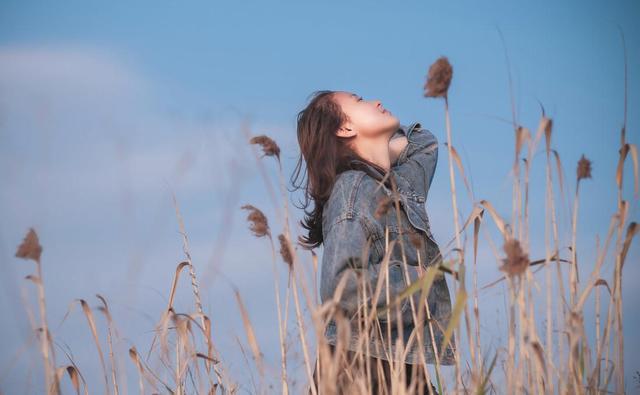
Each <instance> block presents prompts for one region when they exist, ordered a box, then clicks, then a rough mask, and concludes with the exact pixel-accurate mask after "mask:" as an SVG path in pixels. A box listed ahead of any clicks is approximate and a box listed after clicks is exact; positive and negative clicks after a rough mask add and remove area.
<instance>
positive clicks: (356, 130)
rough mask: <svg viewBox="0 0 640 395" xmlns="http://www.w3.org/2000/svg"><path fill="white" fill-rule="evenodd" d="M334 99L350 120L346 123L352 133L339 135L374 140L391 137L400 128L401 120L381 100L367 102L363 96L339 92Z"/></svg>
mask: <svg viewBox="0 0 640 395" xmlns="http://www.w3.org/2000/svg"><path fill="white" fill-rule="evenodd" d="M333 98H334V100H335V102H336V103H338V105H340V107H341V108H342V111H343V112H344V113H345V114H346V115H347V117H348V118H349V120H348V121H347V122H346V123H345V125H343V126H346V127H347V128H350V129H351V131H348V130H344V131H341V132H340V134H339V135H342V136H350V135H359V137H366V138H374V137H379V136H391V135H392V134H393V133H394V132H395V131H396V130H397V129H398V127H399V125H400V120H399V119H398V118H396V117H395V116H394V115H393V114H392V113H391V112H390V111H389V110H386V109H385V108H384V107H383V106H382V103H381V102H380V100H365V99H363V98H362V97H361V96H359V95H357V94H355V93H351V92H344V91H337V92H335V93H334V95H333Z"/></svg>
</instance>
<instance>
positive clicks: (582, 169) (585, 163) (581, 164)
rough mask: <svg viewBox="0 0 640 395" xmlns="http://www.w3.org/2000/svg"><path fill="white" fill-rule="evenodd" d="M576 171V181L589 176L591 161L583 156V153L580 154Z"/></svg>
mask: <svg viewBox="0 0 640 395" xmlns="http://www.w3.org/2000/svg"><path fill="white" fill-rule="evenodd" d="M576 173H577V175H578V181H580V180H582V179H583V178H591V161H590V160H589V159H587V158H585V156H584V154H582V156H581V157H580V160H579V161H578V169H577V171H576Z"/></svg>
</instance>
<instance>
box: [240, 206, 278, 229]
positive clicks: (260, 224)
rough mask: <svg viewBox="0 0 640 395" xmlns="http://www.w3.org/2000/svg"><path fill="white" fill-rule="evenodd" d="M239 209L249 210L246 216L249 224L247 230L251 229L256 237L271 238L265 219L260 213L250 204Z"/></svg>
mask: <svg viewBox="0 0 640 395" xmlns="http://www.w3.org/2000/svg"><path fill="white" fill-rule="evenodd" d="M241 208H243V209H245V210H249V215H248V216H247V221H249V222H251V226H250V227H249V229H251V231H252V232H253V234H254V235H255V236H256V237H263V236H271V231H270V230H269V223H268V222H267V217H266V216H265V215H264V214H263V213H262V211H260V210H259V209H257V208H255V207H254V206H252V205H250V204H245V205H244V206H242V207H241Z"/></svg>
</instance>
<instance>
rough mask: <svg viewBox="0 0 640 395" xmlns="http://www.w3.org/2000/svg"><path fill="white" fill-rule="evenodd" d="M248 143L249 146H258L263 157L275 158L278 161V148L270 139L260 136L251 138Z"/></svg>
mask: <svg viewBox="0 0 640 395" xmlns="http://www.w3.org/2000/svg"><path fill="white" fill-rule="evenodd" d="M249 142H250V143H251V144H259V145H260V146H261V147H262V151H263V152H264V155H265V156H275V157H276V158H278V161H279V160H280V147H278V144H276V142H275V141H273V139H271V138H270V137H268V136H265V135H264V134H261V135H260V136H255V137H252V138H251V140H249Z"/></svg>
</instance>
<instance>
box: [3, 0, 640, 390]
mask: <svg viewBox="0 0 640 395" xmlns="http://www.w3.org/2000/svg"><path fill="white" fill-rule="evenodd" d="M639 17H640V6H638V4H637V3H635V2H632V1H620V2H615V3H611V2H608V3H605V2H596V1H589V2H565V3H562V4H559V3H557V2H555V3H554V2H538V3H535V4H534V3H529V4H516V3H515V2H506V1H505V2H491V3H485V4H483V5H482V6H480V5H478V4H477V3H475V2H457V3H455V4H447V5H443V4H440V3H436V2H419V1H411V2H403V3H402V4H398V3H390V2H384V3H376V4H374V3H373V2H364V1H353V2H348V4H345V2H337V1H330V2H322V3H310V2H292V1H288V2H285V1H281V2H273V3H270V4H269V3H267V2H262V3H254V4H243V3H240V2H236V3H233V4H229V3H228V4H225V3H223V2H193V3H190V4H188V5H184V4H180V5H179V4H177V3H172V4H169V3H165V4H161V3H158V2H138V3H136V4H131V3H124V2H123V3H120V4H117V3H115V2H110V3H103V2H87V1H82V2H79V1H78V2H64V3H47V2H32V3H29V4H26V3H24V2H11V1H4V2H2V5H0V164H1V166H0V182H1V184H2V185H3V188H2V189H1V190H0V215H2V218H3V219H4V220H3V221H1V223H0V256H1V259H0V262H1V264H2V271H3V273H4V275H3V276H1V277H2V280H0V281H1V283H0V285H1V287H2V289H3V291H2V292H3V293H2V296H1V298H0V313H1V314H2V315H3V316H4V317H11V319H10V320H9V322H11V324H4V325H2V329H0V330H1V331H2V336H0V349H2V350H3V352H2V355H0V367H2V368H3V369H5V367H7V368H6V369H5V370H3V371H2V372H0V374H2V375H3V376H0V390H3V391H4V392H6V393H13V392H23V390H24V389H25V388H30V391H31V392H38V391H37V388H40V387H38V386H39V385H41V384H42V383H41V382H40V381H38V379H37V378H31V382H30V384H29V379H28V378H27V377H26V376H25V377H22V376H23V375H21V374H16V373H17V372H24V371H26V370H28V369H29V367H30V366H32V369H37V367H38V366H39V365H38V364H39V361H38V355H37V350H36V349H35V348H34V347H32V348H33V351H30V352H27V353H26V354H21V353H20V349H21V347H22V345H23V344H24V343H25V342H26V341H27V339H28V337H27V335H26V334H27V333H28V331H29V324H28V320H27V318H26V315H25V313H24V308H23V306H22V304H21V302H20V300H21V299H20V295H21V289H22V288H25V289H26V290H27V291H28V293H30V294H32V293H33V289H31V288H29V287H28V286H27V284H24V282H23V281H22V278H23V277H24V275H26V274H28V273H30V272H31V270H32V266H31V264H30V263H27V262H23V261H20V260H18V259H17V258H15V257H14V256H13V254H14V253H15V248H16V246H17V245H18V244H19V243H20V241H21V240H22V237H23V236H24V235H25V233H26V231H27V229H28V227H30V226H34V227H35V228H36V230H37V231H38V233H39V235H40V238H41V242H42V244H43V246H44V253H43V261H44V263H43V265H44V277H45V282H46V287H47V297H48V300H49V320H50V322H52V323H54V326H56V325H57V324H58V323H59V322H60V320H61V319H62V317H63V316H64V314H65V313H66V312H67V310H68V308H69V304H70V303H71V302H72V301H73V300H74V299H75V298H85V299H87V300H88V301H90V303H92V304H94V305H95V303H96V302H97V301H96V300H95V298H94V296H93V295H94V294H95V293H101V294H103V295H104V296H106V297H107V299H108V300H110V301H111V303H112V309H113V311H114V316H115V319H116V322H118V323H119V325H120V329H121V331H122V332H123V333H124V334H125V335H126V338H127V341H130V342H131V343H133V344H136V345H137V346H138V348H140V349H144V345H145V344H146V343H145V342H147V341H148V339H149V331H150V330H151V329H152V328H153V323H154V322H155V320H156V319H157V318H158V317H159V315H160V312H161V310H162V308H163V307H164V306H165V303H166V298H167V297H168V292H169V286H170V282H171V278H172V275H173V272H174V268H175V266H176V265H177V264H178V263H179V262H180V260H182V259H183V253H182V245H181V238H180V234H179V233H178V224H177V221H176V215H175V210H174V207H173V204H172V199H171V196H172V195H171V194H172V193H175V195H176V198H177V201H178V203H179V205H180V210H181V213H182V216H183V218H184V221H185V226H186V230H187V233H188V235H189V241H190V247H191V253H192V256H193V258H194V264H195V266H196V270H197V272H198V274H199V275H200V280H201V285H202V288H203V295H204V298H205V310H206V311H207V312H208V313H210V314H211V315H212V316H214V317H220V318H219V319H217V320H214V321H216V323H217V326H216V327H217V328H218V331H219V332H218V334H217V335H218V339H219V340H218V342H219V343H220V348H221V350H222V352H223V353H224V355H226V356H227V358H226V359H227V360H228V361H229V364H230V365H231V370H232V371H233V372H234V373H235V374H236V377H237V379H238V380H239V381H240V382H241V383H242V384H243V391H245V393H246V392H247V391H250V386H249V377H248V373H247V368H246V365H245V362H244V360H243V358H242V357H241V354H240V353H239V352H238V345H237V343H236V341H235V339H234V334H238V336H239V338H240V339H241V340H243V339H244V334H243V333H242V332H241V329H242V326H241V325H242V324H241V318H240V315H239V313H238V311H237V308H236V306H235V304H234V303H232V302H231V301H232V300H233V299H231V298H232V292H231V288H230V287H229V282H231V283H233V284H235V285H236V286H238V288H239V289H240V291H241V294H242V295H243V297H244V300H245V303H246V305H247V308H248V310H249V313H250V314H251V317H252V320H253V322H254V325H255V326H256V331H257V333H258V338H259V340H260V342H261V345H262V347H263V352H264V353H265V356H266V357H267V360H268V361H269V362H270V363H272V364H273V366H274V369H277V366H278V364H277V361H278V348H277V328H276V327H275V323H276V321H275V318H274V315H275V301H274V300H273V282H272V272H271V262H270V256H271V255H270V249H269V246H268V243H267V242H266V241H264V240H256V239H254V238H253V237H252V236H251V234H250V232H249V231H248V228H247V224H246V221H245V218H246V212H245V211H242V210H240V209H239V207H240V205H242V204H245V203H250V204H253V205H255V206H257V207H259V208H261V209H263V211H264V212H265V213H266V214H267V215H268V216H269V218H270V220H271V221H272V222H271V224H272V228H274V229H276V230H278V231H279V230H280V229H282V221H279V220H278V218H276V216H275V211H274V207H273V204H272V201H271V200H270V199H269V198H268V195H267V193H266V187H265V183H264V181H263V179H262V178H261V177H260V173H259V172H258V168H257V165H256V162H255V159H254V158H253V156H252V151H251V149H250V147H249V146H248V145H247V144H246V140H245V138H244V135H243V133H242V130H241V119H242V117H243V116H245V115H246V116H249V117H250V119H251V123H250V127H251V132H252V133H253V134H268V135H269V136H271V137H273V138H274V139H275V140H276V141H277V142H278V144H279V145H280V147H281V150H282V159H283V168H284V172H285V177H287V179H288V176H289V175H290V174H291V172H292V170H293V167H294V165H295V162H296V160H297V156H298V154H299V150H298V147H297V142H296V137H295V119H296V115H297V112H298V111H299V110H300V109H302V108H303V107H304V105H305V103H306V100H307V98H308V95H309V94H310V93H311V92H312V91H314V90H316V89H335V90H349V91H353V92H356V93H358V94H360V95H362V96H364V97H365V98H378V99H380V100H381V101H382V103H383V104H384V106H385V107H386V108H388V109H390V110H391V111H392V112H393V113H394V114H395V115H397V116H398V117H399V118H400V120H401V122H403V123H410V122H413V121H420V122H421V123H422V124H423V126H425V127H427V128H429V129H430V130H432V131H433V132H434V134H435V135H436V136H437V137H438V138H439V140H440V141H441V142H444V141H445V139H446V134H445V130H444V117H443V111H442V110H443V106H442V103H441V102H439V101H436V100H426V99H425V98H423V97H422V86H423V84H424V78H425V75H426V71H427V69H428V66H429V65H430V64H431V63H432V62H433V61H434V60H435V59H437V58H438V57H439V56H441V55H446V56H448V57H449V59H450V61H451V63H452V64H453V67H454V79H453V83H452V86H451V89H450V106H451V116H452V125H453V144H454V146H455V147H456V149H457V150H458V152H459V153H460V155H461V157H462V162H463V165H464V166H465V171H466V172H467V175H468V176H469V178H470V181H471V183H472V185H473V191H474V196H475V198H476V200H478V199H487V200H489V201H491V202H493V203H494V205H495V206H496V207H497V208H498V211H499V212H500V213H501V214H502V215H503V216H504V217H506V218H509V216H510V212H511V178H510V173H509V171H510V166H511V164H512V161H513V151H514V150H513V145H514V139H513V131H512V129H511V126H510V123H509V121H510V119H511V96H510V87H509V78H508V70H509V69H508V67H507V63H506V60H505V46H506V49H507V53H508V56H509V60H510V70H511V73H512V79H513V99H514V100H515V104H516V116H517V119H518V121H519V122H520V123H521V124H523V125H524V126H526V127H528V128H530V129H531V130H532V132H534V131H535V128H536V127H537V123H538V120H539V117H540V107H539V103H542V104H543V105H544V108H545V110H546V113H547V115H549V116H550V117H551V118H553V120H554V133H553V145H554V147H555V148H556V149H557V150H558V151H559V153H560V156H561V159H562V163H563V171H564V174H565V176H566V185H565V187H566V188H567V190H566V191H565V192H567V193H568V196H567V197H566V198H565V200H564V201H563V203H562V211H561V213H560V232H561V237H562V239H563V241H564V243H568V242H569V241H570V222H569V221H570V212H571V211H570V208H571V206H570V204H571V201H572V199H573V196H572V194H573V192H572V191H574V189H575V164H576V162H577V160H578V159H579V158H580V155H582V154H583V153H584V154H585V155H586V156H587V157H588V158H589V159H591V160H592V162H593V179H590V180H586V181H585V182H583V183H582V184H581V191H580V194H581V195H580V196H581V201H580V220H579V233H578V236H579V250H578V251H579V256H580V257H583V259H584V261H585V262H584V263H583V264H584V267H585V269H584V271H581V279H586V278H587V275H588V269H590V268H591V267H593V263H594V258H593V255H594V253H595V251H596V247H595V246H596V237H597V236H599V237H600V238H601V239H603V238H604V237H605V236H606V231H607V227H608V224H609V221H610V217H611V215H612V214H613V213H614V211H615V207H616V198H617V196H616V190H615V183H614V174H615V169H616V165H617V150H618V148H619V130H620V127H621V125H622V121H623V115H624V114H623V108H624V102H623V98H624V95H623V93H624V77H623V75H624V74H623V72H624V60H623V50H622V44H621V39H620V31H619V28H618V26H619V27H620V28H621V29H622V30H623V31H624V34H625V37H626V46H627V52H628V59H627V61H628V70H629V81H628V95H629V96H628V100H629V101H628V108H629V113H628V119H627V139H628V141H629V142H630V143H633V144H638V137H639V135H638V128H639V127H640V114H639V113H638V112H637V111H635V110H634V109H635V108H637V107H638V100H639V96H638V94H639V93H640V89H639V88H640V79H639V78H638V76H637V74H636V73H637V70H640V67H639V66H640V53H639V51H638V48H640V31H639V30H640V26H639V25H638V24H637V23H636V22H637V20H638V19H639ZM498 31H501V32H502V35H503V37H504V44H505V45H503V42H502V41H501V38H500V34H499V33H498ZM441 147H442V151H441V152H442V154H441V156H440V161H439V164H438V167H437V170H436V175H435V178H434V184H433V186H432V190H431V191H430V194H429V201H428V202H427V209H428V212H429V216H430V218H431V224H432V229H433V233H434V235H435V236H436V239H437V240H439V241H440V243H441V244H443V245H444V244H446V243H447V242H448V240H450V238H451V237H452V234H453V223H452V215H451V201H450V197H449V188H450V186H449V181H448V167H447V160H448V158H447V155H446V150H445V149H444V145H442V146H441ZM540 148H542V146H540V147H539V149H538V150H537V151H536V152H537V156H536V157H535V162H534V166H533V170H532V184H533V185H534V186H533V187H532V192H531V199H532V204H531V212H532V214H531V215H532V229H531V231H532V233H531V246H532V247H531V249H532V250H533V251H535V252H534V253H532V254H531V255H532V256H535V257H536V258H539V257H540V258H541V257H543V251H544V250H543V246H544V244H543V235H544V222H543V213H544V201H543V200H542V198H543V196H544V183H543V182H544V152H543V151H542V150H541V149H540ZM265 162H266V164H267V169H268V171H269V174H270V175H272V176H273V182H277V177H276V166H275V164H274V163H272V162H271V161H269V160H267V161H265ZM625 169H626V173H625V174H626V176H625V188H624V196H625V198H627V199H629V200H631V199H632V197H633V188H632V187H633V178H632V174H631V166H630V165H627V167H626V168H625ZM458 190H459V191H460V194H459V196H460V201H461V213H462V215H463V216H466V215H468V214H469V213H470V208H471V204H470V201H469V199H468V198H466V197H465V195H464V192H463V189H462V184H460V183H459V187H458ZM556 191H557V189H556ZM300 198H301V195H300V193H299V192H297V193H294V194H292V195H290V202H297V201H298V200H299V199H300ZM293 216H294V219H299V218H301V216H302V213H301V212H300V210H295V208H294V212H293ZM629 216H630V218H631V220H635V221H637V219H638V205H637V202H636V201H633V203H632V205H631V206H630V211H629ZM292 223H293V224H295V222H294V221H292ZM488 226H489V227H490V225H488ZM298 231H300V230H298ZM492 234H493V236H494V240H497V239H496V238H495V236H496V235H495V232H494V233H492ZM482 244H483V246H482V247H481V249H480V253H479V275H478V277H479V284H480V285H483V284H486V283H489V282H490V281H492V280H494V279H496V278H497V277H498V276H499V272H498V270H497V262H496V260H495V257H494V255H493V253H492V251H491V248H490V246H489V244H488V243H487V242H486V240H485V241H484V243H482ZM499 247H500V245H498V248H499ZM541 248H542V249H541ZM216 257H217V258H216ZM265 257H267V259H265ZM637 258H638V254H637V246H634V247H633V248H632V250H631V252H630V256H629V258H628V260H629V262H628V264H627V265H625V282H623V296H624V303H625V304H624V312H625V317H626V318H625V322H624V324H625V326H624V329H625V334H626V337H625V346H626V347H625V348H626V349H628V350H633V349H638V347H640V344H639V341H638V339H637V336H635V333H637V331H638V330H639V329H640V321H639V320H638V319H637V317H635V316H634V312H635V308H634V307H633V304H632V302H633V301H634V300H635V299H637V298H638V297H640V294H639V293H638V290H637V287H634V285H635V284H634V283H633V279H635V278H638V275H639V274H640V273H639V272H640V269H639V268H638V265H637ZM303 259H304V260H305V262H307V263H308V264H310V262H311V259H310V257H309V256H303ZM469 262H471V261H469ZM308 267H310V266H308ZM611 269H612V266H611V261H609V263H608V265H605V269H604V270H603V274H604V275H605V276H608V277H610V276H611V272H612V270H611ZM536 276H537V277H536V278H538V279H539V281H540V284H541V286H544V277H543V275H542V273H539V274H537V275H536ZM629 279H631V280H629ZM505 289H506V288H504V287H501V286H498V287H494V288H492V289H490V290H488V291H484V293H481V305H480V308H481V310H483V309H484V310H483V311H486V315H484V316H483V327H482V328H481V329H482V333H483V339H485V342H484V346H486V347H487V348H488V349H490V347H491V346H495V345H496V344H498V343H500V342H501V341H503V340H504V338H503V337H501V336H503V335H504V331H505V329H506V321H505V316H504V295H505ZM189 292H190V290H189V286H188V284H187V283H184V284H182V288H181V293H179V295H178V305H179V306H181V307H182V308H183V309H185V310H188V309H191V300H190V294H189ZM540 296H541V298H542V299H541V303H540V306H541V307H544V298H543V296H544V293H541V294H540ZM83 319H84V318H83V317H81V316H80V314H79V313H78V312H77V309H76V311H75V313H72V314H71V316H70V318H69V319H68V320H67V321H65V322H64V323H63V324H62V325H61V326H60V328H59V329H58V331H57V332H56V333H55V334H56V338H58V339H60V341H61V342H64V343H66V344H68V345H69V347H70V348H71V349H72V350H73V351H74V355H75V357H76V358H77V359H78V361H79V363H80V366H86V367H87V368H86V369H87V372H88V375H89V376H90V377H97V378H98V379H96V380H95V384H94V386H96V385H97V386H99V385H100V384H99V383H100V382H99V374H98V372H99V371H98V370H97V369H98V361H97V360H96V355H95V352H93V351H92V349H91V348H89V344H91V343H90V342H91V337H90V332H89V331H88V330H87V328H86V323H85V322H84V321H83ZM540 319H542V317H540ZM214 325H216V324H214ZM590 330H592V329H590ZM291 339H292V341H295V340H296V338H295V332H292V335H291ZM243 341H244V340H243ZM127 344H128V343H127ZM127 344H123V347H127ZM16 353H18V355H21V356H20V358H18V359H17V362H15V363H14V362H12V361H13V359H12V357H13V355H15V354H16ZM297 360H298V361H299V362H300V363H301V362H302V358H301V356H300V355H298V356H297ZM625 362H626V365H625V370H626V373H627V376H626V377H627V385H628V386H630V387H629V388H632V387H633V385H635V384H636V383H635V382H634V381H633V380H632V376H633V372H635V371H636V370H638V369H640V358H639V357H638V356H637V354H634V353H631V352H630V351H629V352H627V354H626V360H625ZM25 369H26V370H25ZM92 369H95V370H92ZM35 371H37V370H35ZM5 372H10V374H8V375H5ZM292 372H294V374H295V372H297V373H300V372H301V370H299V369H295V368H293V367H292ZM91 373H93V374H94V376H91ZM129 380H134V378H133V377H130V378H129ZM130 383H131V384H132V385H135V381H130ZM132 388H134V387H132Z"/></svg>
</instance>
